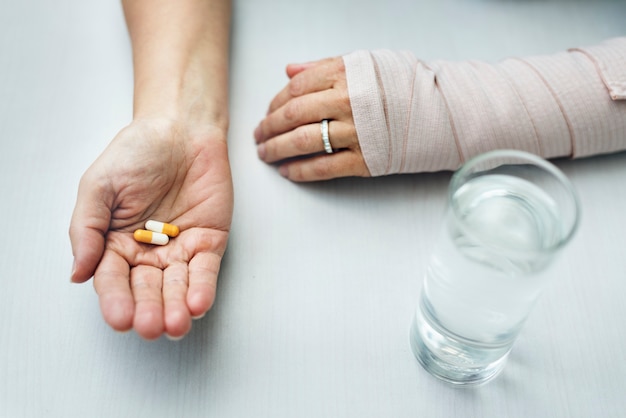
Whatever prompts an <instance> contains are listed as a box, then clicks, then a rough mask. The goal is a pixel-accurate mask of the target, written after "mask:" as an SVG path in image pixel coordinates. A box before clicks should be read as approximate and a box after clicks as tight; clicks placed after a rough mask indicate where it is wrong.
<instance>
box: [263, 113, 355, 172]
mask: <svg viewBox="0 0 626 418" xmlns="http://www.w3.org/2000/svg"><path fill="white" fill-rule="evenodd" d="M320 127H321V126H320V123H319V122H317V123H313V124H308V125H303V126H298V127H297V128H296V129H294V130H292V131H289V132H287V133H284V134H281V135H278V136H276V137H274V138H271V139H269V140H267V141H266V142H263V143H261V144H259V145H258V146H257V153H258V155H259V158H260V159H261V160H263V161H265V162H266V163H273V162H276V161H280V160H284V159H287V158H292V157H299V156H305V155H309V154H315V153H319V152H323V151H324V143H323V141H322V135H321V130H320ZM328 131H329V135H328V136H329V138H330V143H331V146H332V147H333V149H335V150H338V149H344V148H354V147H355V146H356V145H357V142H358V141H357V138H356V130H355V128H354V125H352V124H349V123H344V122H340V121H330V122H329V124H328Z"/></svg>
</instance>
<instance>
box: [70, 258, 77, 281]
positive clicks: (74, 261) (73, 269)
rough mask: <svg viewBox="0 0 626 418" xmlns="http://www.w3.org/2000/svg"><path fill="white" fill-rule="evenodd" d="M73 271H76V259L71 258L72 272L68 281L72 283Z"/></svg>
mask: <svg viewBox="0 0 626 418" xmlns="http://www.w3.org/2000/svg"><path fill="white" fill-rule="evenodd" d="M74 273H76V260H75V259H74V260H72V272H71V273H70V283H74Z"/></svg>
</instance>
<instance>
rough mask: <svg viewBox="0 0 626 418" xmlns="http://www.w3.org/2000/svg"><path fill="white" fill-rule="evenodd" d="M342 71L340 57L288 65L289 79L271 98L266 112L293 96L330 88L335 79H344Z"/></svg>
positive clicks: (276, 107) (272, 110)
mask: <svg viewBox="0 0 626 418" xmlns="http://www.w3.org/2000/svg"><path fill="white" fill-rule="evenodd" d="M344 72H345V68H344V65H343V60H342V59H341V58H328V59H325V60H321V61H316V62H309V63H304V64H290V65H288V66H287V75H288V76H289V78H290V81H289V83H287V85H286V86H285V87H284V88H283V89H282V90H281V91H280V92H279V93H278V94H277V95H276V97H275V98H274V99H273V100H272V102H271V103H270V107H269V109H268V114H269V113H272V112H274V111H276V110H277V109H278V108H280V107H281V106H283V105H285V104H286V103H287V102H288V101H289V100H291V99H293V98H295V97H300V96H304V95H306V94H310V93H315V92H318V91H323V90H327V89H330V88H332V87H333V86H334V84H335V83H336V82H337V81H340V80H345V76H343V74H344Z"/></svg>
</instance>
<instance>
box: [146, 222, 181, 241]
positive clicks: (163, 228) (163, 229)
mask: <svg viewBox="0 0 626 418" xmlns="http://www.w3.org/2000/svg"><path fill="white" fill-rule="evenodd" d="M146 229H147V230H148V231H152V232H160V233H162V234H165V235H167V236H169V237H172V238H173V237H175V236H177V235H178V233H179V232H180V230H179V229H178V227H177V226H176V225H172V224H166V223H165V222H159V221H154V220H152V219H151V220H149V221H148V222H146Z"/></svg>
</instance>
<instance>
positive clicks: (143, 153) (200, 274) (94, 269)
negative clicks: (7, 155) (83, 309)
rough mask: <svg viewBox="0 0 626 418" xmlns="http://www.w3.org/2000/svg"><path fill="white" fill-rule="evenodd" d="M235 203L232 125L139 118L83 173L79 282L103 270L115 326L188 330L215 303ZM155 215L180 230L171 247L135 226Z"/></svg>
mask: <svg viewBox="0 0 626 418" xmlns="http://www.w3.org/2000/svg"><path fill="white" fill-rule="evenodd" d="M232 209H233V189H232V182H231V176H230V168H229V164H228V155H227V147H226V138H225V134H224V133H223V132H221V131H220V130H218V129H215V128H208V129H206V130H203V131H198V130H195V131H193V132H190V131H189V130H187V129H185V127H184V126H181V125H179V124H176V123H174V122H171V121H163V120H147V121H136V122H133V123H132V124H131V125H130V126H128V127H127V128H125V129H124V130H122V131H121V132H120V133H119V134H118V135H117V137H116V138H115V139H114V140H113V141H112V142H111V144H110V145H109V147H108V148H107V149H106V150H105V151H104V152H103V153H102V155H101V156H100V157H99V158H98V159H97V160H96V161H95V162H94V164H93V165H92V166H91V167H90V168H89V169H88V170H87V171H86V172H85V174H84V176H83V178H82V179H81V183H80V187H79V191H78V198H77V202H76V207H75V210H74V214H73V217H72V222H71V225H70V238H71V241H72V249H73V253H74V259H75V262H74V263H75V264H74V269H73V272H72V281H75V282H82V281H85V280H88V279H89V278H90V277H91V276H93V277H94V286H95V289H96V292H97V293H98V296H99V299H100V308H101V310H102V314H103V316H104V319H105V321H106V322H107V323H108V324H109V325H110V326H111V327H113V328H114V329H116V330H119V331H124V330H128V329H131V328H134V329H135V330H136V332H137V333H138V334H139V335H141V336H142V337H144V338H147V339H153V338H157V337H159V336H160V335H161V334H163V333H166V334H167V335H168V336H170V337H172V338H177V337H182V336H184V335H185V334H186V333H187V332H188V331H189V329H190V328H191V319H192V317H199V316H202V315H204V313H205V312H206V311H207V310H208V309H210V307H211V305H212V303H213V300H214V297H215V289H216V284H217V275H218V271H219V267H220V263H221V259H222V255H223V254H224V251H225V249H226V243H227V240H228V233H229V229H230V223H231V218H232ZM148 219H155V220H159V221H163V222H168V223H172V224H175V225H177V226H178V227H179V228H180V230H181V233H180V234H179V235H178V236H177V237H176V238H172V239H171V240H170V242H169V243H168V244H167V245H165V246H153V245H149V244H141V243H138V242H136V241H135V240H134V239H133V232H134V230H135V229H139V228H143V225H144V223H145V222H146V221H147V220H148Z"/></svg>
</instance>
